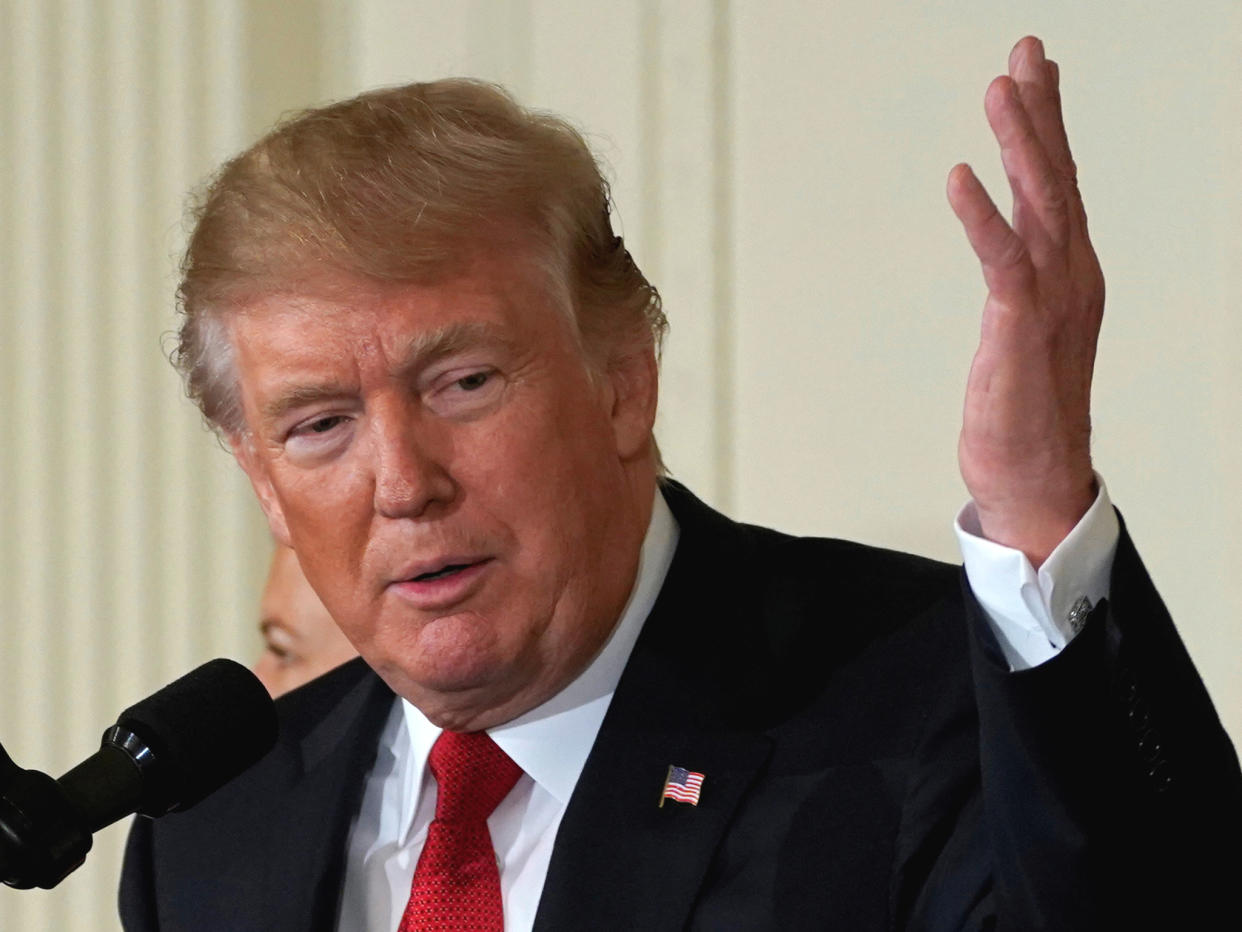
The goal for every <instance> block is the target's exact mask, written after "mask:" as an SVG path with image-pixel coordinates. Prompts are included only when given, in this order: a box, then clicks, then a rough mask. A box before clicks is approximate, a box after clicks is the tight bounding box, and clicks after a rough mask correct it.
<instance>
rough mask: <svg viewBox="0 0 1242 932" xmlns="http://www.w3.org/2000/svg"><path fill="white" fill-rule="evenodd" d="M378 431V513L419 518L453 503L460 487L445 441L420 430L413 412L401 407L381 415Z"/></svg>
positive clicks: (377, 420)
mask: <svg viewBox="0 0 1242 932" xmlns="http://www.w3.org/2000/svg"><path fill="white" fill-rule="evenodd" d="M372 428H373V431H374V434H375V436H374V450H375V458H374V468H375V511H376V513H377V514H379V515H382V516H383V517H385V518H419V517H423V516H425V515H426V514H427V513H428V511H429V510H431V509H433V508H434V506H435V505H436V504H444V503H447V502H450V501H452V499H453V496H454V495H455V493H456V484H455V483H454V482H453V478H452V476H451V475H450V473H449V471H448V468H447V465H446V463H445V462H444V457H442V456H441V455H440V453H439V451H440V449H441V448H442V447H443V443H442V440H441V438H438V437H437V436H435V435H434V432H433V431H428V430H426V429H424V430H419V429H418V428H419V425H418V424H417V423H416V421H415V417H414V415H413V412H411V411H408V410H405V409H404V406H397V407H395V408H393V409H391V410H388V411H384V412H377V414H376V416H375V417H374V418H373V419H372Z"/></svg>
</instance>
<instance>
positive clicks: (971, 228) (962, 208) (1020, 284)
mask: <svg viewBox="0 0 1242 932" xmlns="http://www.w3.org/2000/svg"><path fill="white" fill-rule="evenodd" d="M947 193H948V196H949V205H950V206H951V207H952V208H953V212H954V213H955V214H957V219H958V220H960V221H961V224H962V228H963V229H964V230H965V231H966V238H967V239H968V240H969V241H970V246H971V248H972V249H973V250H974V251H975V255H976V256H978V257H979V263H980V264H981V265H982V267H983V278H984V281H985V282H986V283H987V286H988V290H989V291H990V292H991V293H992V294H994V295H996V297H998V298H1000V299H1001V300H1002V301H1004V300H1006V299H1009V298H1014V299H1017V298H1020V297H1021V296H1022V295H1024V294H1025V293H1026V292H1027V291H1029V289H1030V288H1031V287H1032V286H1033V282H1034V276H1035V270H1034V267H1033V266H1032V264H1031V258H1030V255H1029V253H1028V251H1027V247H1026V244H1025V243H1024V242H1023V241H1022V238H1021V237H1019V236H1018V235H1017V234H1016V233H1015V232H1014V231H1013V229H1012V228H1011V227H1010V226H1009V224H1008V223H1007V222H1005V218H1004V217H1003V216H1001V213H1000V211H999V210H997V209H996V204H995V203H994V202H993V201H992V198H991V197H990V196H989V195H988V192H987V190H986V189H985V188H984V187H983V185H982V184H981V183H980V181H979V179H978V178H976V177H975V173H974V172H973V171H971V168H970V166H969V165H965V164H962V165H956V166H954V168H953V170H952V171H951V172H949V183H948V190H947Z"/></svg>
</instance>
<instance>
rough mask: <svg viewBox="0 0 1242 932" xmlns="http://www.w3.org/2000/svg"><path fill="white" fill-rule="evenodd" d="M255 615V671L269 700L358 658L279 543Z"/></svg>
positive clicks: (293, 558)
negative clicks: (258, 650) (259, 643)
mask: <svg viewBox="0 0 1242 932" xmlns="http://www.w3.org/2000/svg"><path fill="white" fill-rule="evenodd" d="M259 616H260V617H259V634H260V636H262V638H263V653H262V654H260V655H259V659H258V661H257V662H256V663H255V665H254V673H255V676H257V677H258V678H259V680H260V681H261V682H262V683H263V685H264V686H266V687H267V691H268V692H269V693H271V694H272V695H273V696H280V695H283V694H284V693H287V692H288V691H289V690H291V689H295V688H297V687H298V686H301V685H302V684H303V683H309V682H310V681H311V680H313V679H314V678H315V677H317V676H321V675H323V674H324V673H327V672H328V671H329V670H332V669H334V668H336V667H339V666H340V665H341V664H343V663H344V662H345V661H347V660H350V659H352V658H354V657H356V656H357V655H358V652H357V651H356V650H354V646H353V645H352V644H350V643H349V641H348V639H346V637H345V635H344V634H342V633H341V629H340V628H338V627H337V625H336V622H335V621H333V620H332V616H331V615H329V614H328V610H327V609H326V608H324V607H323V603H322V602H321V601H319V596H317V595H315V590H314V589H312V588H311V587H310V583H308V582H307V581H306V576H305V575H303V573H302V567H301V566H300V565H298V555H297V554H296V553H294V552H293V551H292V550H290V549H289V548H288V547H286V546H284V545H283V544H277V545H276V546H275V547H274V548H273V549H272V562H271V564H270V565H269V566H268V570H267V582H266V583H264V585H263V596H262V598H261V599H260V602H259Z"/></svg>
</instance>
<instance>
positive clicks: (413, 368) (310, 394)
mask: <svg viewBox="0 0 1242 932" xmlns="http://www.w3.org/2000/svg"><path fill="white" fill-rule="evenodd" d="M489 343H490V344H493V345H499V346H502V347H510V346H512V341H510V340H509V339H507V338H506V337H504V336H503V335H502V334H501V333H500V331H499V330H498V328H497V327H495V326H494V325H493V324H489V323H485V322H483V321H460V322H457V323H452V324H445V325H444V326H442V327H436V328H435V329H433V330H428V331H427V332H425V333H420V334H419V335H418V336H416V337H414V338H413V339H412V340H410V342H409V343H408V344H407V345H406V347H405V350H404V351H403V352H402V354H401V358H400V361H399V362H398V365H397V369H396V375H397V376H398V377H402V378H405V377H408V376H409V375H410V374H411V373H415V372H418V371H419V370H420V369H423V368H425V367H426V366H429V365H430V364H431V363H433V362H435V361H436V360H437V359H443V358H444V357H446V356H451V355H453V354H454V353H459V352H461V351H462V350H465V349H468V348H470V347H472V346H479V345H482V344H489ZM351 391H353V389H351V388H350V387H349V386H348V385H346V384H345V383H342V382H337V381H328V382H321V383H319V384H315V385H297V386H294V387H292V388H290V389H289V390H288V391H284V392H281V393H280V394H279V395H277V396H276V397H275V398H272V399H271V400H270V401H268V402H267V403H266V404H264V405H263V408H262V411H261V416H262V418H263V420H264V422H266V423H269V424H270V423H272V422H274V421H278V420H280V419H281V418H283V417H284V416H285V415H286V414H288V413H289V412H290V411H292V410H294V409H296V408H300V407H302V406H304V405H311V404H316V403H318V402H321V401H324V400H327V399H330V398H340V397H341V396H342V395H347V394H349V393H350V392H351Z"/></svg>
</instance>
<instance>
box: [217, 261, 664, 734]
mask: <svg viewBox="0 0 1242 932" xmlns="http://www.w3.org/2000/svg"><path fill="white" fill-rule="evenodd" d="M531 267H532V266H531V263H530V262H529V260H528V259H525V257H523V256H521V255H518V254H515V251H513V250H504V249H494V250H491V251H487V252H484V251H480V253H479V255H478V257H477V258H476V260H475V261H474V262H473V263H472V264H471V265H470V267H469V269H468V270H467V271H466V272H465V273H464V274H462V275H459V276H457V277H454V278H451V279H449V280H447V281H444V282H440V283H437V284H431V285H411V286H401V287H400V288H397V287H392V286H389V287H385V288H377V287H375V286H368V285H366V284H364V283H362V282H358V283H351V282H348V281H336V282H334V283H333V285H334V287H333V288H332V289H331V290H330V291H329V290H327V289H318V290H317V293H318V294H320V295H324V294H330V295H332V297H314V296H305V297H300V296H290V295H278V296H272V297H268V298H264V299H262V300H258V301H255V302H252V303H250V304H248V305H246V306H245V307H242V308H239V309H237V310H236V311H235V312H234V313H233V315H232V316H231V318H230V322H229V326H230V333H231V337H232V341H233V344H234V346H235V348H236V357H237V375H238V380H239V384H240V389H241V398H242V404H243V410H244V414H245V419H246V425H247V433H246V434H245V435H242V436H238V437H234V438H232V439H233V446H234V450H235V452H236V453H237V455H238V459H239V461H240V462H241V464H242V466H243V468H244V469H245V470H246V472H247V474H248V475H249V476H250V479H251V481H252V483H253V484H254V487H255V490H256V492H257V493H258V495H259V498H260V500H261V502H262V503H263V506H264V510H265V511H266V512H267V515H268V518H269V522H270V523H271V525H272V530H273V533H275V535H276V536H277V538H278V539H279V540H282V541H284V542H285V543H287V544H289V545H290V546H292V547H293V548H294V549H295V550H296V551H297V553H298V556H299V559H300V561H301V563H302V567H303V569H304V570H305V572H306V576H307V578H308V579H309V580H310V582H311V585H312V586H313V587H314V588H315V590H316V591H317V592H318V593H319V595H320V597H321V598H322V599H323V602H324V604H325V605H326V606H327V607H328V610H329V611H330V612H331V613H332V615H333V617H334V618H336V619H337V621H338V623H339V624H340V625H341V628H342V629H343V630H344V631H345V632H346V634H347V635H348V636H349V639H350V640H351V641H353V643H354V644H355V645H356V646H357V648H358V650H359V652H360V653H361V654H362V655H363V656H364V657H365V658H366V659H367V661H368V662H369V663H370V664H371V666H373V667H374V668H375V670H376V671H377V672H378V673H379V674H380V675H381V676H382V677H383V678H384V679H385V680H386V681H387V682H388V684H389V685H390V686H392V688H393V689H394V690H395V691H396V692H397V693H398V694H400V695H402V696H405V697H406V698H407V699H409V700H410V701H412V702H413V703H414V704H415V705H417V706H418V707H419V708H420V709H422V711H423V712H424V713H425V714H427V715H428V716H429V717H430V718H432V719H433V720H434V721H436V722H437V723H438V724H440V725H441V726H442V727H451V728H455V729H466V728H484V727H489V726H491V725H494V724H498V723H500V722H503V721H507V720H508V719H510V718H513V717H514V716H516V715H519V714H521V713H522V712H524V711H526V710H527V709H529V708H532V707H534V706H535V705H537V704H539V703H540V702H542V701H543V700H544V699H546V698H548V697H550V696H551V695H553V694H554V693H555V692H557V691H558V690H559V689H561V688H562V687H563V686H564V685H566V684H567V683H568V682H569V681H570V680H571V679H572V678H573V677H574V676H576V675H577V673H578V672H580V671H581V670H582V669H583V668H584V667H585V666H586V664H587V663H588V662H589V661H590V659H591V657H592V656H593V655H594V653H595V652H596V650H598V648H599V647H600V645H601V644H602V643H603V641H604V640H605V639H606V638H607V636H608V634H609V632H610V631H611V629H612V626H613V624H614V623H615V621H616V619H617V618H618V617H619V615H620V612H621V610H622V608H623V607H624V604H625V600H626V598H627V597H628V595H629V591H630V588H631V586H632V584H633V580H634V575H635V572H636V567H637V561H638V551H639V548H640V546H641V543H642V537H643V535H644V533H645V531H646V526H647V522H648V520H649V517H650V509H651V503H652V498H653V496H654V490H655V485H654V482H655V476H654V467H653V465H652V459H651V452H650V446H649V442H648V441H649V436H650V429H651V423H652V420H653V418H654V408H655V378H656V377H655V363H654V357H653V353H652V352H651V351H650V349H649V348H644V349H642V350H641V351H639V352H631V353H628V354H618V359H617V360H614V365H612V366H610V367H607V373H608V374H606V375H597V376H595V377H592V375H591V372H590V370H589V368H588V365H587V363H586V361H585V360H584V358H583V357H582V354H581V352H580V350H579V349H578V347H577V345H576V342H575V339H574V335H573V332H572V329H571V326H570V324H569V323H568V321H567V320H566V319H565V317H564V316H563V315H562V314H561V313H559V312H558V311H557V309H556V308H555V306H554V305H553V303H552V302H551V300H550V299H549V298H548V297H547V294H546V291H545V289H543V288H541V287H540V286H539V285H538V284H537V282H536V279H535V278H534V276H533V274H532V273H531V271H530V269H531ZM355 285H356V287H355ZM344 295H347V296H348V297H343V296H344Z"/></svg>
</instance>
